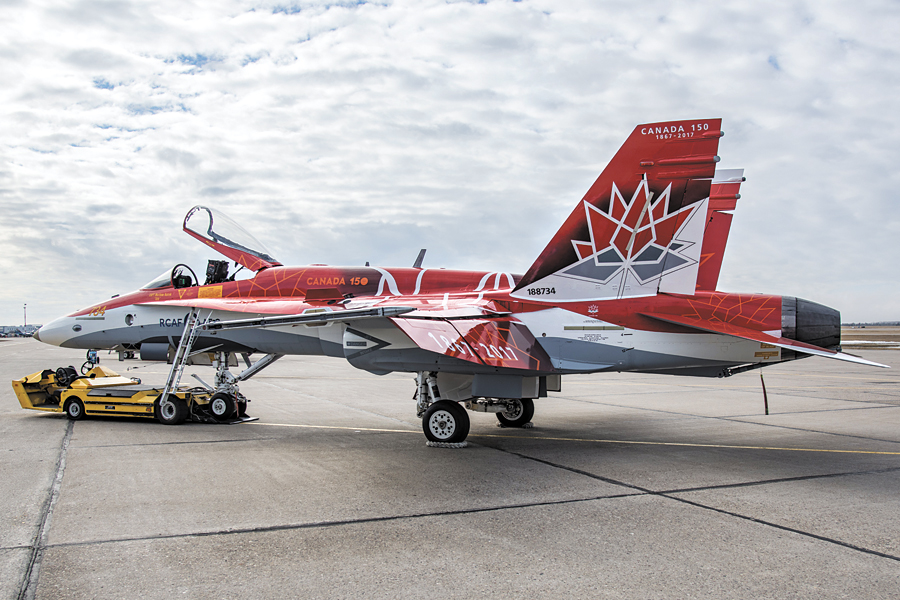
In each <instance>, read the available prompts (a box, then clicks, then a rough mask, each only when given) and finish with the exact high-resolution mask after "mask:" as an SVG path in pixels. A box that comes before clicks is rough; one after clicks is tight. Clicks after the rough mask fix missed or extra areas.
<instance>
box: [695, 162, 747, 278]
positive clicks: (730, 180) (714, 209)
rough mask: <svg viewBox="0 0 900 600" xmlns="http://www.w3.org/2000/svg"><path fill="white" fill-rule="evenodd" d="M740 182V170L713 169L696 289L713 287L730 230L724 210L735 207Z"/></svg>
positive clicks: (730, 209)
mask: <svg viewBox="0 0 900 600" xmlns="http://www.w3.org/2000/svg"><path fill="white" fill-rule="evenodd" d="M743 181H745V179H744V170H743V169H716V175H715V177H713V180H712V189H711V190H710V193H709V207H708V208H707V212H706V232H705V233H704V234H703V250H701V252H700V269H699V272H698V274H697V291H701V290H703V291H709V292H714V291H715V290H716V284H718V282H719V271H721V270H722V259H723V258H724V256H725V244H727V243H728V233H729V232H730V231H731V219H732V218H733V217H734V215H733V214H731V213H730V212H725V211H732V210H734V209H735V207H736V206H737V201H738V200H739V199H740V197H741V194H740V193H739V192H740V190H741V183H742V182H743Z"/></svg>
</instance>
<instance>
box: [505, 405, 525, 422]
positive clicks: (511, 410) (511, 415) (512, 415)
mask: <svg viewBox="0 0 900 600" xmlns="http://www.w3.org/2000/svg"><path fill="white" fill-rule="evenodd" d="M522 411H523V408H522V403H521V402H518V401H517V402H512V403H510V404H507V405H506V410H504V411H502V412H501V413H500V414H502V415H503V416H504V417H506V418H507V419H509V420H510V421H515V420H516V419H518V418H519V417H521V416H522Z"/></svg>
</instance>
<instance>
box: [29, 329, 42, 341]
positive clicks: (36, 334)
mask: <svg viewBox="0 0 900 600" xmlns="http://www.w3.org/2000/svg"><path fill="white" fill-rule="evenodd" d="M31 337H33V338H34V339H36V340H37V341H41V330H40V329H38V330H37V331H35V332H34V335H32V336H31Z"/></svg>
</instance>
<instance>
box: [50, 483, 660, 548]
mask: <svg viewBox="0 0 900 600" xmlns="http://www.w3.org/2000/svg"><path fill="white" fill-rule="evenodd" d="M639 495H643V494H633V493H626V494H604V495H600V496H590V497H586V498H569V499H566V500H545V501H542V502H522V503H518V504H503V505H498V506H483V507H476V508H460V509H456V510H443V511H434V512H423V513H411V514H405V515H387V516H380V517H363V518H359V519H341V520H335V521H315V522H311V523H294V524H287V525H267V526H261V527H242V528H232V529H221V530H214V531H195V532H192V533H172V534H161V535H147V536H134V537H128V538H110V539H99V540H87V541H81V542H62V543H59V544H52V545H49V546H47V548H71V547H78V546H96V545H102V544H120V543H126V542H147V541H156V540H172V539H182V538H202V537H214V536H223V535H241V534H248V533H270V532H276V531H294V530H300V529H322V528H327V527H341V526H346V525H361V524H369V523H387V522H391V521H405V520H411V519H427V518H432V517H452V516H458V515H471V514H478V513H489V512H499V511H504V510H516V509H522V508H539V507H542V506H559V505H562V504H578V503H582V502H595V501H597V500H615V499H618V498H628V497H631V496H639Z"/></svg>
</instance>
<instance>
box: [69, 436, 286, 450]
mask: <svg viewBox="0 0 900 600" xmlns="http://www.w3.org/2000/svg"><path fill="white" fill-rule="evenodd" d="M275 439H278V438H275V437H271V436H269V437H259V438H246V439H238V440H192V441H187V442H185V441H173V442H147V443H142V444H97V445H94V446H79V449H85V448H137V447H140V446H178V445H182V444H233V443H240V442H258V441H260V440H275Z"/></svg>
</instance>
